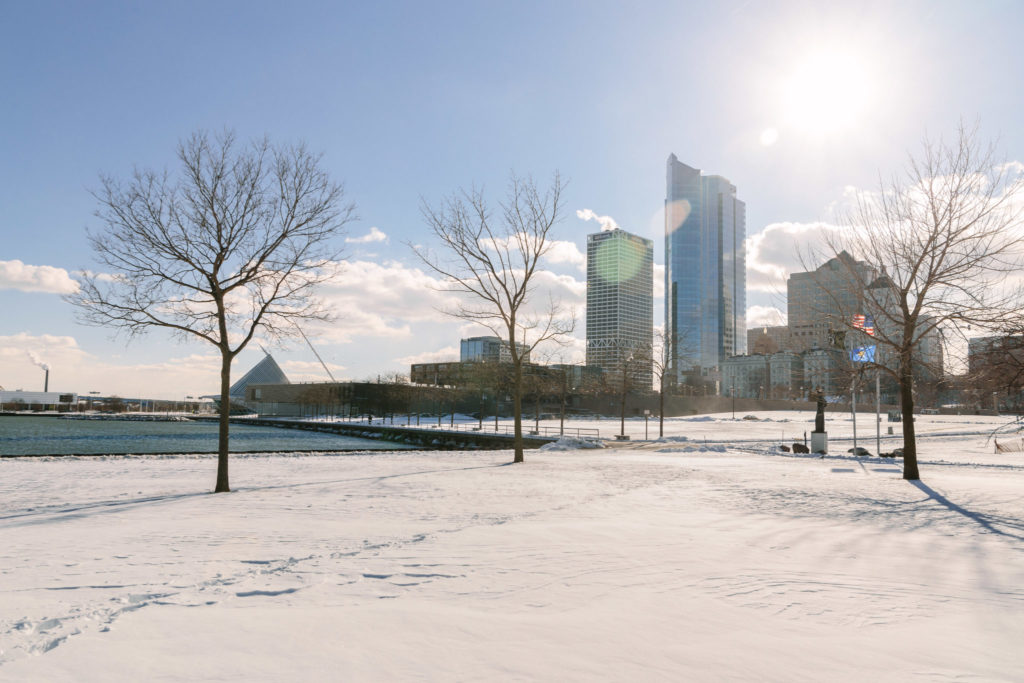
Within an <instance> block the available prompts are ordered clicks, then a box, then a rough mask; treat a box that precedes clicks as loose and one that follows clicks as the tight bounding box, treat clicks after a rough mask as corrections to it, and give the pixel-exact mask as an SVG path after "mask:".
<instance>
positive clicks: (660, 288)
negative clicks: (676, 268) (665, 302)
mask: <svg viewBox="0 0 1024 683" xmlns="http://www.w3.org/2000/svg"><path fill="white" fill-rule="evenodd" d="M654 298H655V299H664V298H665V264H664V263H655V264H654Z"/></svg>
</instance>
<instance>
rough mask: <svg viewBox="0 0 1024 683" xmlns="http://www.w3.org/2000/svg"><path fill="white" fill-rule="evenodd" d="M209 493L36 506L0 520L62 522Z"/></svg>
mask: <svg viewBox="0 0 1024 683" xmlns="http://www.w3.org/2000/svg"><path fill="white" fill-rule="evenodd" d="M205 495H209V492H208V491H194V492H191V493H171V494H167V495H163V496H142V497H139V498H125V499H122V500H97V501H93V502H90V503H81V504H79V505H69V506H66V507H62V506H59V505H48V506H43V507H37V508H29V509H27V510H21V511H19V512H15V513H13V514H9V515H0V521H6V520H19V519H20V520H22V521H21V522H14V523H12V524H8V525H5V526H26V525H30V524H46V523H48V522H63V521H66V520H68V519H76V518H80V517H88V516H90V515H95V514H106V513H110V512H122V511H124V510H128V509H131V508H135V507H138V506H142V505H150V504H159V503H169V502H172V501H176V500H183V499H185V498H193V497H196V496H205Z"/></svg>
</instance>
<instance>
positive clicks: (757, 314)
mask: <svg viewBox="0 0 1024 683" xmlns="http://www.w3.org/2000/svg"><path fill="white" fill-rule="evenodd" d="M785 324H786V314H785V313H783V312H782V311H780V310H779V309H778V308H776V307H775V306H748V307H747V329H748V330H752V329H754V328H757V327H776V326H779V325H785Z"/></svg>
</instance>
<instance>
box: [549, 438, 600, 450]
mask: <svg viewBox="0 0 1024 683" xmlns="http://www.w3.org/2000/svg"><path fill="white" fill-rule="evenodd" d="M588 448H604V443H603V442H601V441H597V440H595V439H583V438H579V437H575V436H562V437H559V439H558V441H552V442H551V443H546V444H544V445H543V446H541V447H540V448H538V449H537V450H540V451H575V450H580V449H588Z"/></svg>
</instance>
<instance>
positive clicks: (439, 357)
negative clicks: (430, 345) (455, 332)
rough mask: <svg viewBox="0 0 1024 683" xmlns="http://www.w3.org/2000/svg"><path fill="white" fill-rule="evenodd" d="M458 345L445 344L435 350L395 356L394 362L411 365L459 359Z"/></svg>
mask: <svg viewBox="0 0 1024 683" xmlns="http://www.w3.org/2000/svg"><path fill="white" fill-rule="evenodd" d="M459 353H460V352H459V347H457V346H446V347H444V348H443V349H437V350H436V351H424V352H422V353H416V354H413V355H411V356H403V357H402V358H396V359H395V362H396V363H398V364H400V365H413V364H415V363H450V362H455V361H457V360H459Z"/></svg>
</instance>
